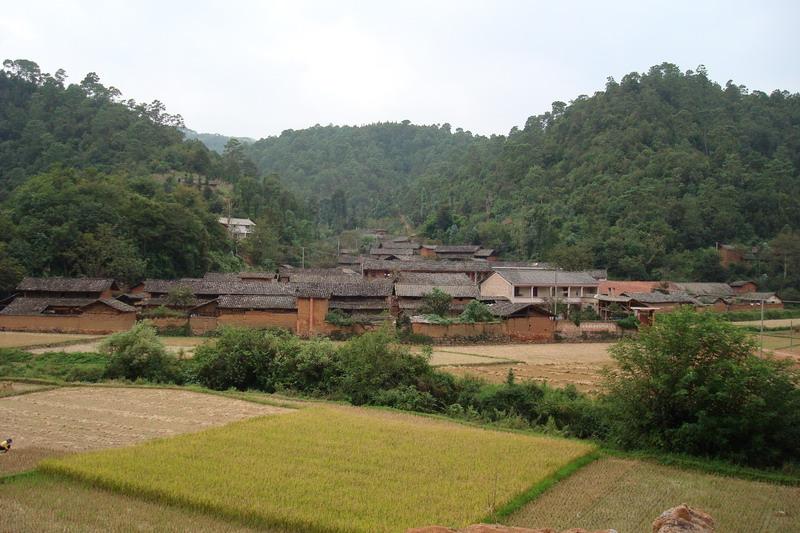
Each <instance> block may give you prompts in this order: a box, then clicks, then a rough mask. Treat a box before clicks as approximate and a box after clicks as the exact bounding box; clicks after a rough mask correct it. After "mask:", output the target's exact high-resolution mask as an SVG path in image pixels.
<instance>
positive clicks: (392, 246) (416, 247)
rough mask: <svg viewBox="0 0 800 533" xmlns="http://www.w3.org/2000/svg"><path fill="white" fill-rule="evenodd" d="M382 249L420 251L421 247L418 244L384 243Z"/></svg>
mask: <svg viewBox="0 0 800 533" xmlns="http://www.w3.org/2000/svg"><path fill="white" fill-rule="evenodd" d="M380 247H381V248H387V249H394V250H419V248H420V245H419V244H418V243H416V242H395V241H382V242H381V246H380ZM406 253H408V252H406Z"/></svg>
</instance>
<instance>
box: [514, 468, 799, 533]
mask: <svg viewBox="0 0 800 533" xmlns="http://www.w3.org/2000/svg"><path fill="white" fill-rule="evenodd" d="M798 501H800V489H798V488H796V487H786V486H781V485H772V484H768V483H762V482H757V481H748V480H743V479H736V478H730V477H722V476H717V475H712V474H705V473H701V472H696V471H688V470H683V469H680V468H675V467H670V466H664V465H660V464H656V463H653V462H648V461H637V460H633V459H625V458H619V457H606V458H602V459H600V460H598V461H595V462H593V463H592V464H590V465H588V466H586V467H585V468H582V469H581V470H580V471H578V472H576V473H575V474H574V475H572V476H570V477H569V478H567V479H564V480H563V481H561V482H560V483H558V484H557V485H555V486H554V487H552V488H551V489H550V490H548V491H547V492H545V493H544V494H542V495H541V496H540V497H539V498H537V499H536V500H535V501H533V502H531V503H529V504H528V505H526V506H524V507H523V508H521V509H520V510H519V511H517V512H516V513H514V514H513V515H511V516H510V517H508V519H507V520H505V521H504V522H505V523H507V524H509V525H513V526H521V527H550V528H553V529H556V530H559V531H560V530H562V529H566V528H575V527H580V528H585V529H588V530H595V529H606V528H614V529H616V530H617V531H619V533H639V532H641V531H650V529H651V527H650V525H651V524H652V522H653V520H655V518H656V517H657V516H658V515H659V514H660V513H661V512H662V511H664V510H665V509H668V508H670V507H674V506H676V505H679V504H681V503H686V504H688V505H689V506H691V507H695V508H698V509H702V510H703V511H706V512H707V513H709V514H710V515H711V516H712V517H714V520H715V521H716V523H717V531H748V532H760V531H763V532H766V531H769V532H785V533H789V532H795V531H800V513H798V512H797V509H798V504H797V502H798Z"/></svg>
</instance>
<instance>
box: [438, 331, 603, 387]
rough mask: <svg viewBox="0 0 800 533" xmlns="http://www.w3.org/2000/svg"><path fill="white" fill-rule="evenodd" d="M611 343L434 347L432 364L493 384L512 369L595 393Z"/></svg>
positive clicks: (522, 375)
mask: <svg viewBox="0 0 800 533" xmlns="http://www.w3.org/2000/svg"><path fill="white" fill-rule="evenodd" d="M610 346H612V344H611V343H605V342H587V343H553V344H504V345H494V346H490V345H485V346H484V345H479V346H442V347H436V348H435V349H434V352H433V356H432V357H431V364H433V365H434V366H438V367H440V368H441V369H442V370H445V371H447V372H450V373H452V374H456V375H473V376H478V377H482V378H484V379H487V380H489V381H491V382H494V383H499V382H501V381H504V380H505V379H506V376H507V375H508V370H509V369H513V370H514V375H515V376H516V378H517V379H519V380H523V381H524V380H535V381H547V382H548V383H549V384H550V385H553V386H555V387H563V386H566V385H569V384H572V385H575V386H576V387H577V388H578V390H581V391H584V392H595V391H596V390H597V388H598V385H599V382H600V370H601V369H602V368H603V367H604V366H606V365H609V364H611V363H612V359H611V357H610V355H609V353H608V348H609V347H610ZM487 359H488V360H487Z"/></svg>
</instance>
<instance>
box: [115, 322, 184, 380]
mask: <svg viewBox="0 0 800 533" xmlns="http://www.w3.org/2000/svg"><path fill="white" fill-rule="evenodd" d="M100 351H101V352H102V353H104V354H106V355H108V356H110V359H109V363H108V367H107V368H106V370H105V374H104V375H105V377H106V378H111V379H118V378H122V379H128V380H131V381H134V380H137V379H145V380H147V381H154V382H163V383H169V382H180V381H181V371H180V367H179V364H178V360H177V359H176V358H175V356H173V355H171V354H169V353H168V352H167V351H166V349H165V348H164V345H163V344H162V343H161V341H160V340H159V339H158V337H157V336H156V328H154V327H153V326H152V325H151V324H150V323H148V322H140V323H138V324H136V325H135V326H133V327H132V328H131V329H130V330H129V331H125V332H123V333H116V334H114V335H112V336H111V337H109V338H108V339H106V340H105V341H104V342H103V343H102V344H101V345H100Z"/></svg>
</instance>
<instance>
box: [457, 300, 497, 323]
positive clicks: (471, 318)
mask: <svg viewBox="0 0 800 533" xmlns="http://www.w3.org/2000/svg"><path fill="white" fill-rule="evenodd" d="M496 320H497V317H496V316H494V315H493V314H492V312H491V311H489V306H487V305H486V304H485V303H483V302H480V301H478V300H472V301H471V302H469V303H468V304H467V306H466V307H465V308H464V311H463V312H462V313H461V316H459V317H458V321H459V322H463V323H473V322H494V321H496Z"/></svg>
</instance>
